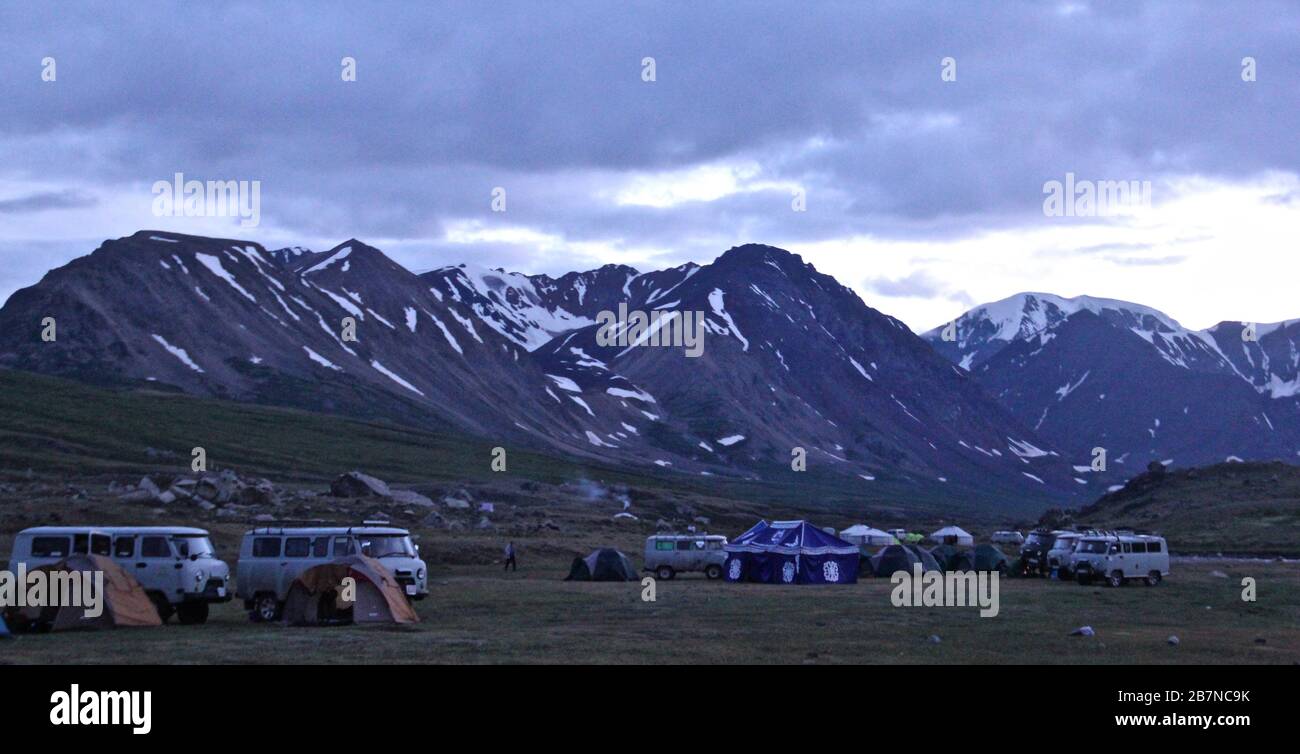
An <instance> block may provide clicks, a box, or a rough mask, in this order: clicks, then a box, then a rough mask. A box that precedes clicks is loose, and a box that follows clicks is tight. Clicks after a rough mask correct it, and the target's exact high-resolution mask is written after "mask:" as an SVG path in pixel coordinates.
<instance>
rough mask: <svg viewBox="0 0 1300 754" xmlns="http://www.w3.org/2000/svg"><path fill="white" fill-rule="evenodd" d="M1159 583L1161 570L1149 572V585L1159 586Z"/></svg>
mask: <svg viewBox="0 0 1300 754" xmlns="http://www.w3.org/2000/svg"><path fill="white" fill-rule="evenodd" d="M1159 585H1160V572H1159V571H1152V572H1151V573H1148V574H1147V586H1159Z"/></svg>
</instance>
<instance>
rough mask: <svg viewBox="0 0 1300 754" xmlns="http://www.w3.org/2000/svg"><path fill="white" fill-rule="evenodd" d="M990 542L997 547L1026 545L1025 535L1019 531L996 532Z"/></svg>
mask: <svg viewBox="0 0 1300 754" xmlns="http://www.w3.org/2000/svg"><path fill="white" fill-rule="evenodd" d="M989 541H991V542H992V543H993V544H995V545H1022V544H1024V543H1025V535H1023V534H1021V533H1020V532H1018V531H995V532H993V536H991V537H989Z"/></svg>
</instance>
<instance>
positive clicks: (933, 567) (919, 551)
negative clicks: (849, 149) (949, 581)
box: [903, 545, 944, 571]
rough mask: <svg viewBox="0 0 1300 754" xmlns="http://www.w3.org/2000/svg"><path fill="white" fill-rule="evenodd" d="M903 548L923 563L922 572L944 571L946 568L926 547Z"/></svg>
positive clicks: (909, 546) (912, 546)
mask: <svg viewBox="0 0 1300 754" xmlns="http://www.w3.org/2000/svg"><path fill="white" fill-rule="evenodd" d="M903 547H906V548H907V549H908V550H911V551H912V554H913V555H915V556H916V559H917V560H919V561H921V570H922V571H942V570H944V567H943V566H942V565H940V564H939V561H938V560H937V559H936V558H935V557H934V556H933V555H931V554H930V552H929V551H928V550H926V549H925V548H924V547H921V546H920V545H903Z"/></svg>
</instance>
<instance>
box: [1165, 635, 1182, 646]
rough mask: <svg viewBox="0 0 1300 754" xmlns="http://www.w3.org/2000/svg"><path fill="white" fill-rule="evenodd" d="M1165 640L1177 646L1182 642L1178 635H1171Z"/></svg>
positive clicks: (1170, 644)
mask: <svg viewBox="0 0 1300 754" xmlns="http://www.w3.org/2000/svg"><path fill="white" fill-rule="evenodd" d="M1165 641H1167V642H1169V646H1171V647H1176V646H1178V644H1179V643H1180V642H1179V641H1178V637H1177V636H1170V637H1169V638H1168V639H1165Z"/></svg>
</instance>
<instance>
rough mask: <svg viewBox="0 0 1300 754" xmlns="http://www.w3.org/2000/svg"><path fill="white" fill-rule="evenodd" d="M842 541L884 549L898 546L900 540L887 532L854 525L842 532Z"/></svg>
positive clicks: (864, 525) (863, 525) (862, 525)
mask: <svg viewBox="0 0 1300 754" xmlns="http://www.w3.org/2000/svg"><path fill="white" fill-rule="evenodd" d="M840 539H842V540H844V541H845V542H849V543H850V544H855V545H866V546H868V547H883V546H885V545H892V544H897V543H898V540H896V539H894V535H893V534H890V533H889V532H887V531H881V530H879V529H873V528H871V527H870V526H867V525H866V524H854V525H853V526H850V527H849V528H847V529H845V530H844V531H842V532H840Z"/></svg>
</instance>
